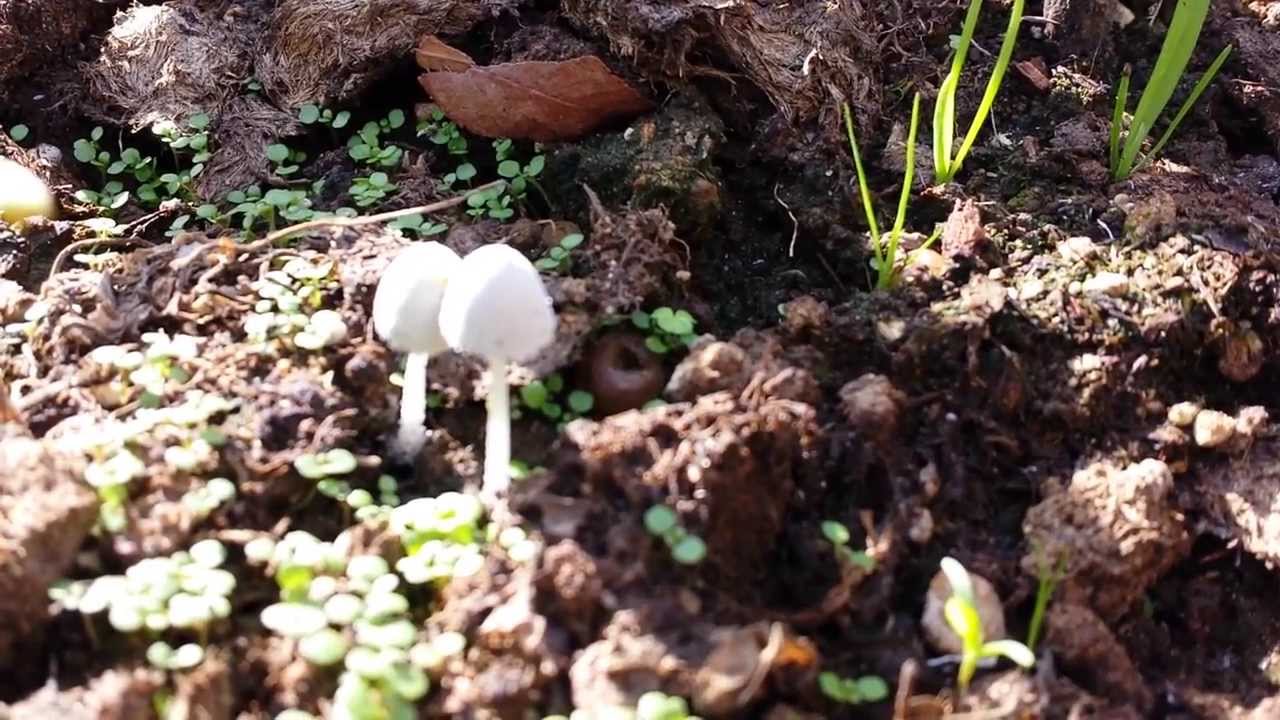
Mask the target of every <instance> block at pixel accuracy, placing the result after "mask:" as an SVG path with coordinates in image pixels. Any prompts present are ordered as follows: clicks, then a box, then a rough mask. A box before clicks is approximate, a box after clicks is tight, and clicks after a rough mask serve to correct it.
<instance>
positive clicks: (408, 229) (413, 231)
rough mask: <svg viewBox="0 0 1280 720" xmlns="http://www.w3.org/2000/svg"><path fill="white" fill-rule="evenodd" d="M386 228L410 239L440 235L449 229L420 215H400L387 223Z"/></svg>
mask: <svg viewBox="0 0 1280 720" xmlns="http://www.w3.org/2000/svg"><path fill="white" fill-rule="evenodd" d="M387 227H389V228H392V229H394V230H399V231H400V232H402V233H404V234H405V235H408V236H410V237H415V236H416V237H420V238H424V237H431V236H432V235H440V234H441V233H444V232H445V231H447V230H448V229H449V226H448V225H446V224H444V223H442V222H435V221H433V220H428V219H427V218H426V217H424V216H422V215H402V216H401V217H398V218H396V219H395V220H392V221H391V222H389V223H387Z"/></svg>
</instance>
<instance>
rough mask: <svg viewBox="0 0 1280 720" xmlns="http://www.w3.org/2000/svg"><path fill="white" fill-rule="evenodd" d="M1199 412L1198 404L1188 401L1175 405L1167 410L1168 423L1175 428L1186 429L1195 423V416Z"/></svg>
mask: <svg viewBox="0 0 1280 720" xmlns="http://www.w3.org/2000/svg"><path fill="white" fill-rule="evenodd" d="M1200 410H1201V407H1200V404H1199V403H1194V402H1191V401H1190V400H1186V401H1183V402H1180V403H1176V404H1174V405H1173V406H1172V407H1170V408H1169V422H1171V423H1173V424H1174V425H1176V426H1177V427H1187V426H1189V425H1191V423H1193V422H1195V421H1196V415H1197V414H1198V413H1199V412H1200Z"/></svg>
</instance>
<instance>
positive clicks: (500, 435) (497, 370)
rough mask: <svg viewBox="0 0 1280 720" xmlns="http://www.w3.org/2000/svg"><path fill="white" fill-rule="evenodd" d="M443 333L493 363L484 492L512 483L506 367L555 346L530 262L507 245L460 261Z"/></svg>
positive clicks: (545, 300)
mask: <svg viewBox="0 0 1280 720" xmlns="http://www.w3.org/2000/svg"><path fill="white" fill-rule="evenodd" d="M440 332H441V333H442V334H443V335H444V338H445V340H447V341H448V342H449V346H450V347H452V348H453V349H454V350H457V351H458V352H466V353H473V354H475V355H482V356H484V357H485V358H488V360H489V398H488V403H487V411H488V417H487V421H486V423H485V448H484V488H483V491H484V494H485V495H486V496H488V497H491V498H492V497H496V496H498V495H500V494H502V493H504V492H506V490H507V488H508V487H509V485H510V484H511V476H510V465H511V397H510V391H509V389H508V387H507V363H508V362H510V361H513V360H514V361H517V362H521V361H526V360H530V359H532V358H533V357H534V356H535V355H537V354H538V352H539V351H540V350H542V349H543V348H544V347H546V346H547V345H549V344H550V343H551V340H552V338H553V337H554V336H555V332H556V314H555V311H554V310H553V309H552V303H551V297H550V296H549V295H547V289H546V288H545V287H544V286H543V285H542V277H541V276H540V275H539V274H538V271H537V269H536V268H534V267H533V264H532V263H530V262H529V260H528V258H526V257H525V256H524V255H522V254H520V252H519V251H517V250H515V249H513V248H511V247H509V246H507V245H486V246H484V247H482V248H479V249H477V250H475V251H473V252H471V253H470V254H468V255H467V256H466V257H465V258H463V260H462V265H461V266H460V267H459V268H458V271H457V274H455V275H454V276H453V278H452V279H451V280H450V281H449V286H448V288H446V290H445V293H444V301H443V302H442V303H441V305H440Z"/></svg>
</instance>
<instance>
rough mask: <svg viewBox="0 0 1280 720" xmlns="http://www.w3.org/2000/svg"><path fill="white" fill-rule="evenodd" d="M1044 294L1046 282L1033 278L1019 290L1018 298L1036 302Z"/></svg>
mask: <svg viewBox="0 0 1280 720" xmlns="http://www.w3.org/2000/svg"><path fill="white" fill-rule="evenodd" d="M1043 294H1044V281H1043V280H1041V279H1039V278H1032V279H1030V280H1028V281H1026V282H1025V283H1023V284H1022V287H1021V288H1019V289H1018V298H1019V299H1021V300H1034V299H1036V298H1038V297H1040V296H1041V295H1043Z"/></svg>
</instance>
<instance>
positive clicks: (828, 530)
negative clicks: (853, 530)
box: [822, 520, 849, 545]
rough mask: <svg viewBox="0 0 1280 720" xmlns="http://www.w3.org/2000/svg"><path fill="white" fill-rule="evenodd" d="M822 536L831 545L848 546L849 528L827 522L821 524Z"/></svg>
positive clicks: (831, 521) (834, 522)
mask: <svg viewBox="0 0 1280 720" xmlns="http://www.w3.org/2000/svg"><path fill="white" fill-rule="evenodd" d="M822 534H823V535H824V536H826V538H827V540H828V541H830V542H831V544H832V545H848V544H849V528H847V527H845V526H844V524H843V523H838V522H836V521H834V520H827V521H826V522H824V523H822Z"/></svg>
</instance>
